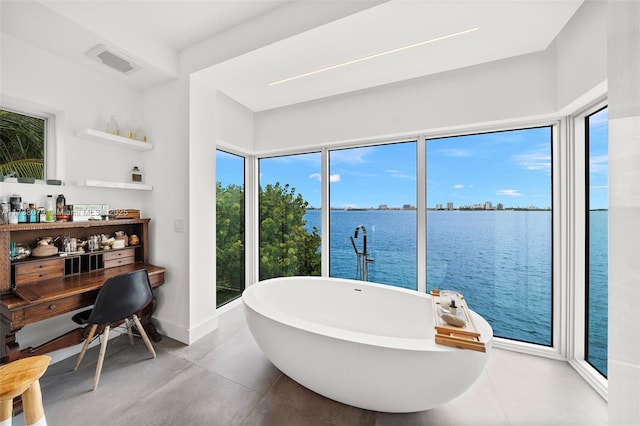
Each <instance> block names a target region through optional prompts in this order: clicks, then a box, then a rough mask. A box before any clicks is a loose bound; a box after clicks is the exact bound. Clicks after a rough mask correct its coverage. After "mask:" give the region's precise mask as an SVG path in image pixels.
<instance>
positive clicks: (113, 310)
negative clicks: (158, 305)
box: [87, 269, 153, 324]
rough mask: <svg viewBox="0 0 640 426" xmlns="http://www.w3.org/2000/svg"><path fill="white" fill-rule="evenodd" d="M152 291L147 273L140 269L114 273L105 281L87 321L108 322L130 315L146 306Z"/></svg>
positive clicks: (90, 322)
mask: <svg viewBox="0 0 640 426" xmlns="http://www.w3.org/2000/svg"><path fill="white" fill-rule="evenodd" d="M152 298H153V293H152V292H151V283H150V282H149V274H148V273H147V271H146V270H144V269H140V270H137V271H133V272H128V273H126V274H121V275H116V276H115V277H111V278H109V279H108V280H107V281H105V283H104V285H103V286H102V288H101V289H100V291H99V292H98V296H97V297H96V302H95V304H94V305H93V309H92V311H91V314H90V315H89V318H88V319H87V322H88V323H89V324H109V323H112V322H116V321H120V320H123V319H125V318H128V317H130V316H131V315H133V314H135V313H136V312H138V311H140V310H141V309H142V308H144V307H145V306H147V305H148V304H149V302H151V299H152Z"/></svg>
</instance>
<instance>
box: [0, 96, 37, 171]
mask: <svg viewBox="0 0 640 426" xmlns="http://www.w3.org/2000/svg"><path fill="white" fill-rule="evenodd" d="M46 139H47V118H44V117H38V116H34V115H27V114H23V113H19V112H16V111H11V110H8V109H4V108H3V109H0V175H1V176H3V177H15V178H30V179H45V176H46V175H45V152H46Z"/></svg>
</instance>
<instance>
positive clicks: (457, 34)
mask: <svg viewBox="0 0 640 426" xmlns="http://www.w3.org/2000/svg"><path fill="white" fill-rule="evenodd" d="M479 29H480V28H479V27H476V28H470V29H468V30H464V31H458V32H457V33H452V34H447V35H444V36H440V37H436V38H432V39H430V40H425V41H421V42H419V43H414V44H410V45H407V46H402V47H397V48H395V49H391V50H386V51H384V52H380V53H375V54H373V55H369V56H365V57H362V58H358V59H354V60H351V61H347V62H343V63H341V64H336V65H331V66H328V67H326V68H321V69H318V70H315V71H309V72H306V73H304V74H299V75H296V76H293V77H289V78H285V79H283V80H278V81H273V82H271V83H269V84H268V85H269V86H275V85H277V84H281V83H286V82H287V81H292V80H297V79H299V78H303V77H308V76H310V75H314V74H319V73H321V72H325V71H330V70H334V69H336V68H341V67H345V66H347V65H352V64H356V63H358V62H363V61H368V60H370V59H375V58H378V57H380V56H384V55H389V54H391V53H396V52H400V51H403V50H407V49H413V48H414V47H419V46H423V45H425V44H429V43H433V42H436V41H441V40H445V39H448V38H452V37H457V36H460V35H463V34H467V33H470V32H473V31H477V30H479Z"/></svg>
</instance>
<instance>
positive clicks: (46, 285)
mask: <svg viewBox="0 0 640 426" xmlns="http://www.w3.org/2000/svg"><path fill="white" fill-rule="evenodd" d="M138 269H146V270H147V272H149V277H150V278H152V277H153V276H154V275H158V274H164V272H165V268H163V267H160V266H155V265H151V264H149V263H134V264H130V265H124V266H119V267H116V268H107V269H99V270H96V271H92V272H86V273H83V274H77V275H69V276H65V277H58V278H51V279H48V280H44V281H39V282H37V283H34V284H29V285H25V286H22V287H18V288H17V289H16V290H14V292H12V293H9V294H5V295H3V296H0V305H3V307H6V308H7V309H10V310H11V309H16V308H20V307H24V306H28V305H31V304H34V303H44V302H49V301H52V300H57V299H61V298H63V297H68V296H73V295H76V294H81V293H86V292H88V291H92V290H98V289H99V288H100V287H102V285H103V284H104V282H105V281H106V280H107V279H108V278H110V277H112V276H115V275H119V274H123V273H126V272H131V271H134V270H138ZM151 281H152V286H153V281H154V280H153V279H151Z"/></svg>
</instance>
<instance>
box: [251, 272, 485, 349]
mask: <svg viewBox="0 0 640 426" xmlns="http://www.w3.org/2000/svg"><path fill="white" fill-rule="evenodd" d="M294 280H303V281H326V280H330V281H332V282H338V283H343V284H345V285H352V286H356V287H357V286H360V287H363V288H365V287H369V288H376V289H380V290H382V291H395V292H401V293H405V294H407V295H409V296H411V297H421V298H426V299H431V295H429V294H426V293H420V292H418V291H416V290H410V289H405V288H401V287H393V286H391V285H387V284H378V283H372V282H365V281H357V280H350V279H345V278H333V277H318V276H293V277H278V278H270V279H268V280H263V281H258V282H256V283H254V284H252V285H250V286H249V287H247V288H246V289H245V290H244V291H243V293H242V302H243V304H244V306H245V309H247V308H248V309H251V310H252V311H254V312H255V313H257V314H259V315H260V316H262V317H265V318H267V319H270V320H272V321H275V322H278V323H280V324H283V325H286V326H289V327H294V328H297V329H300V330H304V331H306V332H308V333H312V334H316V335H320V336H326V337H331V338H335V339H338V340H343V341H346V342H352V343H358V344H362V345H367V346H373V347H379V348H386V349H398V350H405V351H420V352H423V351H442V352H452V351H462V350H464V351H467V350H466V349H459V348H454V347H450V346H444V345H440V344H436V342H435V328H432V330H431V333H430V336H431V337H429V338H407V337H393V336H386V335H378V334H371V333H363V332H359V331H353V330H348V329H341V328H338V327H333V326H329V325H325V324H320V323H317V322H313V321H309V320H306V319H304V318H300V317H297V316H294V315H291V314H288V313H286V312H283V311H282V310H280V309H273V308H272V307H271V306H266V305H265V304H264V303H261V301H260V299H259V298H258V297H257V296H256V295H255V292H256V291H258V288H259V286H261V285H269V284H273V283H277V282H281V281H294ZM470 312H471V315H472V316H473V320H474V322H475V324H476V326H477V327H478V329H479V331H480V333H481V340H482V342H484V343H485V347H486V352H485V353H484V354H485V355H487V354H488V353H489V351H490V350H491V345H492V341H493V330H492V329H491V326H490V325H489V323H488V322H487V321H486V320H485V319H484V318H483V317H481V316H480V315H479V314H478V313H476V312H474V311H472V310H470ZM471 352H474V351H471ZM478 353H479V354H482V352H478Z"/></svg>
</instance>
